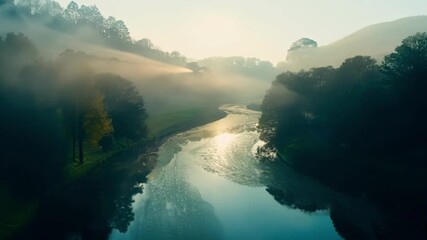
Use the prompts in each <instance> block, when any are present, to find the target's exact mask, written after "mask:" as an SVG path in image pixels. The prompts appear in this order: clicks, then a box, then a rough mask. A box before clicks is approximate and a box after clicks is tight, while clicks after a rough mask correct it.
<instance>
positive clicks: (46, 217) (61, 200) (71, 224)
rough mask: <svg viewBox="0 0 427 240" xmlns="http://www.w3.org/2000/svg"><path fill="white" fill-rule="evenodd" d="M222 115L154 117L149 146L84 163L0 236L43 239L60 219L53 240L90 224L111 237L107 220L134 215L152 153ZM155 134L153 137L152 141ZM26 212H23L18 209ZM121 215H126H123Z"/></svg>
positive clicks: (200, 113)
mask: <svg viewBox="0 0 427 240" xmlns="http://www.w3.org/2000/svg"><path fill="white" fill-rule="evenodd" d="M226 115H227V114H226V113H225V112H223V111H220V110H219V109H218V108H215V109H214V108H207V109H190V110H183V111H180V112H175V113H168V114H164V115H163V116H156V118H154V119H151V121H152V123H151V124H150V125H149V127H150V126H151V127H153V126H154V127H156V128H155V129H154V130H155V131H153V128H151V129H150V134H151V136H150V139H149V140H148V141H145V142H144V143H135V144H134V145H133V146H131V148H130V149H123V150H121V151H117V152H115V153H114V154H112V155H110V156H108V157H105V156H104V155H103V157H102V158H93V159H91V158H88V159H87V162H86V165H84V166H78V165H76V166H74V168H75V169H74V173H73V177H72V178H66V179H64V182H61V183H57V184H56V186H55V187H54V189H53V190H51V191H49V192H48V193H46V194H45V196H43V197H42V198H41V199H35V201H36V202H37V206H36V207H35V208H34V206H33V205H34V204H32V205H31V207H32V208H31V209H32V211H31V212H29V213H31V214H26V215H25V216H24V217H22V214H21V212H22V211H17V212H16V214H14V213H11V214H12V215H16V216H19V217H20V218H19V219H18V220H19V221H18V222H17V221H16V220H14V222H13V224H12V223H11V224H9V223H8V221H9V220H11V219H17V218H14V217H10V218H9V217H8V219H9V220H8V219H4V223H2V225H3V226H13V228H9V227H8V228H7V229H6V228H4V229H1V232H3V233H4V234H2V236H4V239H9V238H11V239H13V238H16V239H22V238H25V237H28V236H32V234H33V233H38V234H40V236H41V235H42V234H43V232H46V231H47V232H49V231H51V230H48V229H45V228H47V227H48V226H50V224H51V222H52V221H57V220H56V219H62V220H61V221H63V222H64V224H63V226H62V224H61V227H59V228H58V229H57V230H55V231H51V237H55V238H61V237H68V235H66V236H62V234H63V233H67V234H71V233H72V232H91V231H92V230H91V229H87V227H90V226H91V225H93V224H92V223H89V222H87V221H89V220H90V219H91V218H93V219H97V221H98V222H100V223H102V224H101V225H102V226H100V229H102V231H101V232H104V233H107V232H109V231H110V230H111V229H110V223H109V222H110V221H111V219H114V218H117V217H118V216H122V215H127V216H131V215H132V212H131V211H130V210H129V206H130V205H131V203H132V196H133V195H134V194H135V193H136V192H137V191H139V190H138V189H140V188H139V187H138V188H135V186H139V185H140V184H141V183H143V182H145V181H146V176H147V175H148V174H149V173H150V172H151V170H152V169H153V168H154V167H155V166H156V158H157V154H156V153H157V152H158V149H159V147H160V146H161V145H162V144H163V143H164V142H165V141H166V140H167V139H168V138H170V137H171V136H173V135H175V134H178V133H180V132H183V131H187V130H189V129H192V128H195V127H198V126H202V125H204V124H207V123H210V122H214V121H216V120H219V119H221V118H223V117H225V116H226ZM162 119H163V120H162ZM153 132H154V133H155V134H156V135H153ZM123 200H125V202H126V204H125V205H126V206H122V207H121V209H118V208H119V207H120V206H118V205H117V201H123ZM12 202H13V201H11V202H10V203H12ZM5 205H8V204H5ZM100 206H101V207H100ZM25 207H26V206H21V207H20V209H25ZM123 210H126V212H125V213H123V212H121V211H123ZM60 213H61V215H60V216H59V215H58V214H60ZM87 214H89V215H90V216H87V218H88V219H81V217H82V216H85V215H87ZM9 215H10V214H9ZM9 215H8V216H9ZM100 216H101V217H100ZM93 219H92V220H93ZM2 220H3V219H2ZM129 222H130V221H129ZM123 224H124V223H121V227H122V228H123V226H124V225H126V224H124V225H123ZM113 225H114V224H113ZM2 228H3V227H2ZM114 228H117V226H114ZM80 235H81V234H80ZM11 236H13V237H11ZM41 237H45V236H41ZM2 239H3V237H2Z"/></svg>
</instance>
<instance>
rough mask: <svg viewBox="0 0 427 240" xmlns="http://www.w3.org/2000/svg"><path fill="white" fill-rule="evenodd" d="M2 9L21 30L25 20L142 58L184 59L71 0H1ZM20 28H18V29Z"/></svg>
mask: <svg viewBox="0 0 427 240" xmlns="http://www.w3.org/2000/svg"><path fill="white" fill-rule="evenodd" d="M0 5H3V11H5V12H7V15H8V17H9V19H13V20H14V22H15V24H14V26H13V28H14V29H13V30H15V31H16V30H17V29H16V26H17V24H16V22H20V23H21V24H20V27H23V28H24V29H25V28H26V27H28V26H25V23H26V22H31V23H32V24H38V25H40V26H44V27H47V28H48V29H52V30H55V31H58V32H60V33H64V34H69V35H78V36H79V37H80V38H81V40H84V41H86V42H89V43H95V44H99V45H103V46H106V47H111V48H115V49H118V50H121V51H127V52H132V53H136V54H140V55H143V56H145V57H148V58H151V59H154V60H158V61H161V62H165V63H170V64H174V65H178V66H185V65H186V64H187V62H186V61H187V60H186V57H185V56H182V55H181V53H179V52H178V51H172V52H164V51H162V50H160V49H159V48H158V47H156V46H154V44H153V43H152V42H151V41H150V39H147V38H143V39H140V40H134V39H132V38H131V36H130V32H129V29H128V27H127V26H126V24H125V23H124V22H123V21H122V20H118V19H116V18H114V17H112V16H110V17H104V16H103V15H102V13H101V12H100V11H99V9H98V8H97V7H96V6H86V5H82V6H79V5H78V4H77V3H76V2H74V1H71V2H70V3H69V4H68V6H67V7H66V8H65V9H64V8H62V7H61V6H60V5H59V3H57V2H56V1H44V0H32V1H26V0H19V1H2V2H1V3H0ZM21 31H22V30H21Z"/></svg>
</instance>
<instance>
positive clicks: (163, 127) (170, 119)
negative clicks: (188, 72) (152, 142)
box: [147, 108, 226, 138]
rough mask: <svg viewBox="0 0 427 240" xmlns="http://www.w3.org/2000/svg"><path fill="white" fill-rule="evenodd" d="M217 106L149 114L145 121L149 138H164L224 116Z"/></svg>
mask: <svg viewBox="0 0 427 240" xmlns="http://www.w3.org/2000/svg"><path fill="white" fill-rule="evenodd" d="M225 115H226V114H225V113H224V112H222V111H220V110H218V109H217V108H190V109H184V110H180V111H176V112H171V113H165V114H158V115H153V116H150V118H149V119H148V121H147V125H148V129H149V134H150V137H151V138H164V137H166V136H169V135H171V134H173V133H176V132H179V131H183V130H186V129H189V128H192V127H196V126H198V125H202V124H206V123H209V122H211V121H214V120H218V119H220V118H223V117H225Z"/></svg>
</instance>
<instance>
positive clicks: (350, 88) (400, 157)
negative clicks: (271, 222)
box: [259, 33, 427, 190]
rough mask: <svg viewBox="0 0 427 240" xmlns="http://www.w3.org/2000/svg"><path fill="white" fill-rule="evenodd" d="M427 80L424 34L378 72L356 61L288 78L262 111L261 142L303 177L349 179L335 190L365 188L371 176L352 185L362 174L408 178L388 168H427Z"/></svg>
mask: <svg viewBox="0 0 427 240" xmlns="http://www.w3.org/2000/svg"><path fill="white" fill-rule="evenodd" d="M426 79H427V34H426V33H418V34H416V35H414V36H410V37H408V38H406V39H405V40H404V41H403V42H402V45H401V46H399V47H397V48H396V52H394V53H392V54H390V55H388V56H386V57H385V60H384V62H383V63H382V64H381V66H378V65H377V63H376V61H375V60H374V59H372V58H370V57H366V56H356V57H354V58H350V59H347V60H345V61H344V63H343V64H342V65H341V66H340V67H339V68H336V69H335V68H332V67H323V68H314V69H311V70H309V71H301V72H299V73H291V72H286V73H283V74H281V75H279V76H278V77H277V79H276V81H275V82H274V83H273V85H272V87H271V89H270V90H269V91H268V93H267V95H266V96H265V98H264V100H263V104H262V106H261V108H262V112H263V114H262V116H261V118H260V121H259V130H260V133H261V139H262V140H264V141H266V142H267V144H266V146H265V148H269V149H276V151H279V153H282V154H283V153H284V155H285V158H287V160H288V161H290V162H292V165H294V166H295V167H296V168H298V169H300V170H302V171H306V172H309V173H310V174H312V175H315V176H317V177H319V178H321V179H323V180H327V179H330V174H334V175H336V176H337V177H338V178H340V179H344V181H342V182H334V183H332V184H333V185H335V186H337V185H338V186H346V184H347V185H352V186H355V185H357V186H358V188H363V183H364V182H366V181H369V178H366V179H365V181H359V182H358V183H353V182H352V183H351V184H350V183H349V181H350V182H351V181H353V180H354V179H356V178H357V176H356V175H357V174H358V171H357V170H358V169H369V170H370V171H374V172H381V174H382V176H383V177H384V179H385V180H384V181H378V180H377V181H376V182H375V183H376V184H379V185H381V184H385V182H386V179H391V178H392V177H396V174H403V175H401V176H400V177H403V176H405V178H408V179H409V175H410V174H411V173H410V172H408V171H406V172H400V173H397V172H396V171H394V170H393V169H394V168H388V167H384V166H396V165H401V166H402V168H403V169H413V170H415V169H417V168H422V169H426V167H427V164H426V163H425V159H427V152H426V150H425V147H424V146H425V144H426V143H427V139H426V136H427V127H426V125H425V122H426V121H427V116H426V115H427V114H426V112H427V111H426V110H427V109H426V106H427V98H426V97H425V96H426V94H425V89H426V82H427V81H426ZM267 152H268V151H267ZM380 166H381V167H380ZM333 169H339V171H335V170H334V171H333ZM418 176H419V175H418ZM411 177H413V175H411ZM411 179H412V178H411ZM408 181H409V180H408ZM359 190H360V189H359Z"/></svg>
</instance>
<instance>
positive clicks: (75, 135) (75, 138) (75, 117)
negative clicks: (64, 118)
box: [72, 107, 77, 161]
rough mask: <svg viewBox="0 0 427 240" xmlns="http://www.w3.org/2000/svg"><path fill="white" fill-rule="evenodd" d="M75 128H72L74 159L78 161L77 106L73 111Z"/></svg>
mask: <svg viewBox="0 0 427 240" xmlns="http://www.w3.org/2000/svg"><path fill="white" fill-rule="evenodd" d="M72 121H73V123H72V124H73V129H72V135H73V137H72V141H73V161H76V150H77V149H76V141H77V107H76V108H74V111H73V120H72Z"/></svg>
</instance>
